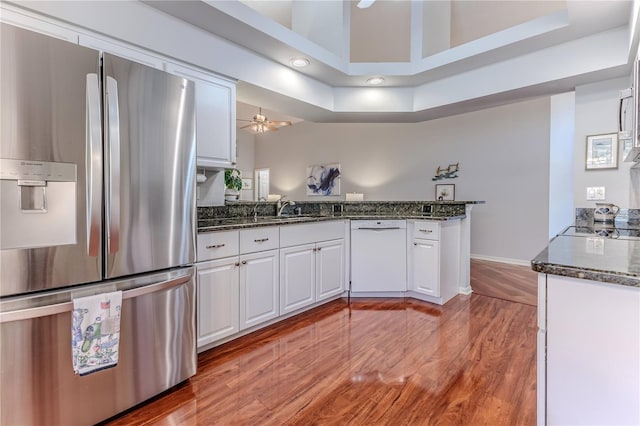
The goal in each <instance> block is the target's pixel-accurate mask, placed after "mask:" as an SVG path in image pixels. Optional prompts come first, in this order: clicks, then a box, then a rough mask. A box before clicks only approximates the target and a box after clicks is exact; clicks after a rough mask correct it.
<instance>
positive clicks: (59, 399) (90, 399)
mask: <svg viewBox="0 0 640 426" xmlns="http://www.w3.org/2000/svg"><path fill="white" fill-rule="evenodd" d="M163 275H164V276H165V278H166V279H162V280H159V281H158V280H157V278H158V277H162V276H163ZM145 279H146V280H152V281H155V282H152V283H150V284H149V285H144V286H137V287H135V288H132V289H129V290H125V291H123V301H122V314H121V328H120V339H121V340H120V356H119V361H118V365H117V366H115V367H113V368H110V369H106V370H102V371H98V372H95V373H92V374H89V375H86V376H78V375H75V374H74V373H73V368H72V361H71V318H72V309H73V304H72V302H71V301H70V299H69V295H70V294H71V292H70V291H67V292H57V293H54V294H53V295H44V296H41V297H43V298H48V300H49V301H50V302H51V303H50V304H48V305H44V306H38V305H36V306H33V303H31V302H30V301H29V300H26V301H24V302H25V303H22V304H23V306H22V308H24V309H7V307H9V308H11V307H12V306H11V305H13V307H14V308H17V307H19V306H20V303H21V300H15V301H12V302H10V303H5V302H3V303H2V304H3V306H2V314H0V339H1V344H0V351H1V353H0V360H1V364H0V367H1V373H2V387H3V389H5V390H8V389H11V391H9V392H7V391H5V392H1V393H0V402H1V405H0V424H3V425H5V424H6V425H12V424H64V425H86V424H94V423H96V422H99V421H101V420H105V419H107V418H109V417H112V416H114V415H116V414H118V413H119V412H122V411H124V410H126V409H128V408H130V407H132V406H134V405H136V404H138V403H140V402H142V401H144V400H146V399H149V398H150V397H152V396H154V395H156V394H158V393H160V392H162V391H164V390H166V389H168V388H170V387H171V386H174V385H176V384H178V383H180V382H182V381H184V380H186V379H187V378H189V377H190V376H192V375H194V374H195V372H196V351H195V347H196V346H195V314H194V313H195V309H194V302H195V300H194V296H195V290H194V288H195V287H194V281H193V268H185V269H183V270H181V271H177V272H176V271H172V272H169V273H166V274H154V275H152V276H145V277H139V278H136V279H135V281H137V282H140V281H144V280H145ZM129 282H130V281H129ZM126 283H127V281H125V280H122V281H120V282H116V283H113V282H112V283H104V284H98V285H95V286H85V287H83V288H80V289H75V290H73V294H74V296H75V295H83V296H84V295H87V294H97V293H102V292H106V291H111V290H114V289H123V290H124V287H123V286H125V285H126ZM32 299H33V298H32ZM36 299H37V298H36ZM57 302H60V303H57ZM29 303H31V306H29Z"/></svg>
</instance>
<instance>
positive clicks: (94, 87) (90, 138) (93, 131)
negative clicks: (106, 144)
mask: <svg viewBox="0 0 640 426" xmlns="http://www.w3.org/2000/svg"><path fill="white" fill-rule="evenodd" d="M86 98H87V106H86V112H87V119H86V120H87V122H86V123H87V124H86V126H87V133H86V138H87V141H86V143H87V154H86V164H85V169H86V176H87V253H88V254H89V256H91V257H97V256H98V254H99V252H100V208H101V204H102V142H101V139H102V125H101V124H100V86H99V84H98V74H87V91H86Z"/></svg>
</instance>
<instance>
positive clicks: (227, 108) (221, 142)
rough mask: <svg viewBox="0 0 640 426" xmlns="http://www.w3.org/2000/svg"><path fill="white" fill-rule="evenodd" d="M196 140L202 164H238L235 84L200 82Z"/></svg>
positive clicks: (214, 165) (197, 99)
mask: <svg viewBox="0 0 640 426" xmlns="http://www.w3.org/2000/svg"><path fill="white" fill-rule="evenodd" d="M196 141H197V149H196V152H197V156H198V160H197V163H198V166H208V167H231V166H232V165H234V164H235V162H236V149H235V144H236V136H235V88H234V87H230V85H224V84H216V83H212V82H203V81H196Z"/></svg>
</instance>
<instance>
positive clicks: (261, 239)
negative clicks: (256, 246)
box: [253, 238, 269, 243]
mask: <svg viewBox="0 0 640 426" xmlns="http://www.w3.org/2000/svg"><path fill="white" fill-rule="evenodd" d="M253 241H254V242H256V243H264V242H265V241H269V239H268V238H260V239H257V240H253Z"/></svg>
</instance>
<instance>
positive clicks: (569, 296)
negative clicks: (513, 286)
mask: <svg viewBox="0 0 640 426" xmlns="http://www.w3.org/2000/svg"><path fill="white" fill-rule="evenodd" d="M540 283H541V284H540V286H541V287H542V286H544V285H545V282H544V281H543V280H540ZM543 291H544V290H543ZM538 311H539V316H540V317H542V318H545V319H546V324H539V328H540V329H539V339H538V369H539V370H541V371H543V372H545V373H546V383H542V384H540V383H538V386H543V388H542V392H540V393H539V394H538V413H539V418H538V424H541V425H542V424H546V425H586V424H590V425H638V424H640V288H638V287H631V286H624V285H619V284H608V283H602V282H596V281H590V280H586V279H577V278H570V277H562V276H557V275H546V301H545V303H544V304H542V305H539V306H538Z"/></svg>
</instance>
